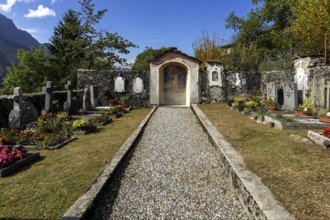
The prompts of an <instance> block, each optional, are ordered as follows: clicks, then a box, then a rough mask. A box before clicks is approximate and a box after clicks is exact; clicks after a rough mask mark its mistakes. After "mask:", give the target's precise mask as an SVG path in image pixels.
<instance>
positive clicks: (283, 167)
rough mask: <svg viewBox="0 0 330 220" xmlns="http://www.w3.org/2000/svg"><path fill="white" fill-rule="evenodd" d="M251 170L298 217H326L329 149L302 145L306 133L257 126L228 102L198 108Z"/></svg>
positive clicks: (329, 201) (328, 213) (329, 210)
mask: <svg viewBox="0 0 330 220" xmlns="http://www.w3.org/2000/svg"><path fill="white" fill-rule="evenodd" d="M199 107H200V108H201V110H202V111H203V112H204V113H205V114H206V115H207V117H208V118H209V120H210V121H211V122H212V123H213V125H214V126H215V127H216V128H217V129H218V130H219V131H220V133H221V134H223V135H224V137H225V138H226V140H227V141H229V142H230V143H231V144H232V146H233V147H234V148H235V149H236V150H237V151H238V152H239V153H240V154H241V155H242V157H243V158H244V161H245V163H246V165H247V167H248V169H250V170H251V171H252V172H254V173H256V174H257V175H259V177H261V181H262V182H263V183H264V184H265V185H266V186H267V187H269V188H270V190H271V191H272V192H273V194H274V196H275V198H276V199H277V200H278V201H280V202H281V203H282V205H283V206H284V207H285V208H286V209H287V210H288V211H289V212H290V213H292V214H293V215H295V217H296V218H297V219H315V220H316V219H318V220H320V219H330V150H329V149H328V150H325V149H323V148H322V147H320V146H318V145H315V144H313V143H312V142H307V143H304V142H301V141H300V140H301V138H297V137H299V136H300V137H306V136H307V131H306V130H303V131H288V130H286V131H280V130H277V129H274V128H270V126H267V125H264V124H260V123H256V121H255V120H251V119H249V118H248V117H246V116H243V115H241V114H240V113H238V112H237V111H233V110H229V109H227V106H226V104H210V105H199Z"/></svg>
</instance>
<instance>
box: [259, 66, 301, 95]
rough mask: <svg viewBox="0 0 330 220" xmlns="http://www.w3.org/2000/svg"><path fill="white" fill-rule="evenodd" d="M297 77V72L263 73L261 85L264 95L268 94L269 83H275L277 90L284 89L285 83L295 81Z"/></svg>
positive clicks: (275, 71)
mask: <svg viewBox="0 0 330 220" xmlns="http://www.w3.org/2000/svg"><path fill="white" fill-rule="evenodd" d="M294 75H295V70H294V69H290V70H274V71H266V72H262V73H261V83H260V90H261V93H262V95H264V96H265V95H266V94H267V83H269V82H275V84H276V86H277V89H282V88H283V83H284V82H285V81H293V80H294Z"/></svg>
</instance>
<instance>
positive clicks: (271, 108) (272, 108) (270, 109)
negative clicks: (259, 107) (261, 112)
mask: <svg viewBox="0 0 330 220" xmlns="http://www.w3.org/2000/svg"><path fill="white" fill-rule="evenodd" d="M267 108H268V111H269V112H275V111H276V110H277V108H276V107H267Z"/></svg>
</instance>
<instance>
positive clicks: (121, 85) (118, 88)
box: [115, 76, 125, 92]
mask: <svg viewBox="0 0 330 220" xmlns="http://www.w3.org/2000/svg"><path fill="white" fill-rule="evenodd" d="M115 92H125V79H124V78H123V77H121V76H118V77H116V78H115Z"/></svg>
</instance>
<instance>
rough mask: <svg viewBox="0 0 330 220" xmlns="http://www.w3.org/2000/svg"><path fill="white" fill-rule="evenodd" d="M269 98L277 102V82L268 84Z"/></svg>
mask: <svg viewBox="0 0 330 220" xmlns="http://www.w3.org/2000/svg"><path fill="white" fill-rule="evenodd" d="M267 98H268V99H269V98H272V99H273V100H275V101H277V87H276V84H275V82H270V83H267Z"/></svg>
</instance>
